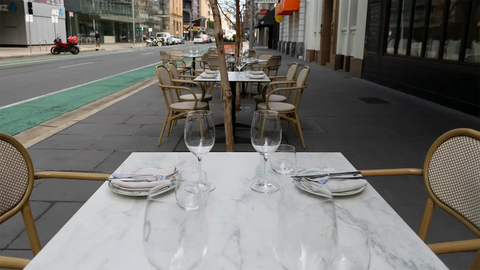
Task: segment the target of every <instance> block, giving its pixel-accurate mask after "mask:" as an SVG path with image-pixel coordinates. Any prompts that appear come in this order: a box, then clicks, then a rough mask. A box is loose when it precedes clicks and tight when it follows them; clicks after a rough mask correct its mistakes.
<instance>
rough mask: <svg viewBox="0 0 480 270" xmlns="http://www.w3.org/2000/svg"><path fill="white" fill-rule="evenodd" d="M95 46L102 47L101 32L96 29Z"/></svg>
mask: <svg viewBox="0 0 480 270" xmlns="http://www.w3.org/2000/svg"><path fill="white" fill-rule="evenodd" d="M95 47H100V34H99V33H98V31H95Z"/></svg>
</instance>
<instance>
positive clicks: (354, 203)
mask: <svg viewBox="0 0 480 270" xmlns="http://www.w3.org/2000/svg"><path fill="white" fill-rule="evenodd" d="M297 157H298V164H299V165H300V166H301V167H303V168H308V167H333V168H337V169H343V170H354V167H353V166H352V165H351V164H350V163H349V162H348V161H347V160H346V159H345V158H344V157H343V155H342V154H340V153H298V154H297ZM180 160H185V162H184V164H183V166H187V167H191V168H195V158H194V157H193V155H192V154H190V153H133V154H132V155H130V157H129V158H128V159H127V160H126V161H125V162H124V163H123V164H122V165H121V166H120V167H119V168H118V169H117V171H116V172H117V173H123V172H132V170H133V171H135V170H136V171H139V170H141V169H142V168H161V167H163V166H162V164H163V165H165V164H167V163H168V164H174V163H176V162H178V161H180ZM261 161H262V159H261V157H260V155H259V154H257V153H210V154H208V155H207V156H206V157H205V158H204V164H203V168H204V170H205V171H206V172H207V173H208V177H209V180H210V181H211V182H213V183H215V185H216V186H217V188H216V189H215V190H214V191H213V192H212V193H211V196H210V199H209V201H208V206H207V208H206V215H207V222H208V227H209V233H208V236H209V243H208V251H207V254H206V256H205V259H204V260H203V265H202V266H203V267H202V268H201V269H205V270H207V269H208V270H217V269H218V270H219V269H222V270H230V269H231V270H238V269H246V270H260V269H263V270H277V269H278V270H281V269H283V268H282V267H281V266H280V264H279V263H278V262H277V260H276V258H275V256H274V253H273V250H272V241H274V240H273V238H274V237H273V231H274V228H273V227H274V224H275V223H274V221H272V215H271V214H270V213H272V211H273V212H274V211H275V207H276V204H275V203H272V202H275V200H272V198H274V197H273V196H275V194H278V193H274V194H273V195H266V194H259V193H256V192H254V191H252V190H251V189H250V184H251V183H252V182H253V181H254V179H255V177H257V176H258V175H259V174H261V172H262V162H261ZM268 174H269V177H271V179H273V178H275V181H276V182H278V183H279V184H281V185H284V184H287V183H290V182H291V180H290V178H289V177H288V176H278V175H276V174H275V173H273V171H271V170H269V173H268ZM165 200H167V201H170V202H171V203H172V204H174V203H175V194H174V193H173V192H171V193H168V194H166V195H165ZM335 204H336V208H337V218H338V220H340V221H345V222H347V223H354V224H356V225H357V226H359V227H361V228H363V229H364V230H366V232H367V233H368V235H369V237H370V243H371V245H370V249H371V265H370V270H391V269H401V270H404V269H416V270H429V269H430V270H443V269H448V268H447V267H446V266H445V265H444V264H443V263H442V262H441V261H440V259H438V257H437V256H435V254H433V252H432V251H431V250H430V249H429V248H428V247H427V246H426V245H425V244H424V243H423V242H422V240H421V239H420V238H419V237H418V236H417V235H416V233H415V232H414V231H412V230H411V229H410V227H409V226H408V225H407V224H406V223H405V222H404V221H403V220H402V219H401V218H400V217H399V216H398V215H397V214H396V213H395V211H394V210H393V209H392V208H391V207H390V206H389V205H388V204H387V203H386V202H385V201H384V200H383V198H382V197H381V196H380V195H379V194H378V193H377V192H376V191H375V189H373V188H372V187H371V186H368V187H367V189H366V190H365V191H364V192H363V193H361V194H359V195H355V196H351V197H344V198H337V199H336V200H335ZM144 212H145V198H143V197H142V198H133V197H123V196H120V195H117V194H114V193H112V192H110V190H109V189H108V187H107V184H106V183H105V184H104V185H102V186H101V187H100V188H99V189H98V190H97V192H96V193H95V194H94V195H93V196H92V197H91V198H90V199H89V200H88V201H87V202H86V203H85V205H84V206H83V207H82V208H81V209H80V210H79V211H78V212H77V213H76V214H75V215H74V216H73V217H72V218H71V219H70V221H69V222H68V223H67V224H66V225H65V226H64V227H63V228H62V229H61V230H60V231H59V232H58V234H57V235H56V236H55V237H54V238H53V239H52V240H50V242H49V243H48V244H47V245H46V246H45V247H44V248H43V250H42V251H41V252H40V253H39V254H38V255H37V256H36V257H35V258H34V259H33V260H32V262H31V263H30V264H29V265H28V266H27V268H25V269H26V270H46V269H48V270H65V269H68V270H86V269H88V270H94V269H102V270H122V269H125V270H132V269H142V270H143V269H154V268H153V267H152V266H150V264H149V262H148V261H147V258H146V255H145V253H144V249H143V242H142V230H143V218H144ZM165 218H168V217H165ZM159 244H161V243H159Z"/></svg>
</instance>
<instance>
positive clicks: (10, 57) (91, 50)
mask: <svg viewBox="0 0 480 270" xmlns="http://www.w3.org/2000/svg"><path fill="white" fill-rule="evenodd" d="M80 48H81V47H80ZM95 51H106V50H105V48H101V49H83V50H82V49H81V50H80V52H95ZM44 55H52V54H51V53H50V52H45V53H36V54H34V53H32V54H22V55H5V56H0V59H12V58H26V57H35V56H44Z"/></svg>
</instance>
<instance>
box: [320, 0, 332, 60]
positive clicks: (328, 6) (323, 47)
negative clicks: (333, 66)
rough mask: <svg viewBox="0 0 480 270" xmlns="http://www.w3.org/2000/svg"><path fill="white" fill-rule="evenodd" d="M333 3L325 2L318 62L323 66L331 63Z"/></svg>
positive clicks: (330, 0)
mask: <svg viewBox="0 0 480 270" xmlns="http://www.w3.org/2000/svg"><path fill="white" fill-rule="evenodd" d="M333 1H334V0H324V1H323V16H322V24H321V25H320V28H321V31H322V32H321V41H320V57H317V62H318V63H319V64H320V65H321V66H325V65H326V64H327V62H329V61H330V52H331V50H330V49H331V47H332V46H331V42H332V32H333V31H332V19H333Z"/></svg>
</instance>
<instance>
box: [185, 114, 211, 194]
mask: <svg viewBox="0 0 480 270" xmlns="http://www.w3.org/2000/svg"><path fill="white" fill-rule="evenodd" d="M184 138H185V145H187V148H188V150H190V152H192V154H194V155H195V156H196V157H197V159H198V175H199V177H198V179H199V184H201V185H202V186H204V187H205V188H208V189H210V190H213V189H215V185H214V184H212V183H209V182H207V181H206V179H204V178H203V177H202V172H203V170H202V158H203V156H205V155H206V154H208V152H210V150H211V149H212V147H213V145H214V144H215V124H214V123H213V114H212V112H211V111H191V112H189V113H188V114H187V120H186V122H185V132H184Z"/></svg>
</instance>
